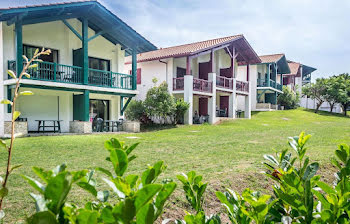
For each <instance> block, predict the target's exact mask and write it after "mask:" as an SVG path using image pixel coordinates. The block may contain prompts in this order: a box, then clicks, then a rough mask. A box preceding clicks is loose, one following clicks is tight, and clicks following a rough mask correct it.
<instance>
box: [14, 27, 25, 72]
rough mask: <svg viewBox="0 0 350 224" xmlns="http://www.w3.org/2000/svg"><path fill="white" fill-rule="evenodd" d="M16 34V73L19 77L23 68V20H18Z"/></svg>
mask: <svg viewBox="0 0 350 224" xmlns="http://www.w3.org/2000/svg"><path fill="white" fill-rule="evenodd" d="M15 32H16V34H15V36H16V71H14V72H16V74H17V77H19V75H20V73H21V71H22V69H23V57H22V55H23V36H22V22H21V21H17V22H16V23H15Z"/></svg>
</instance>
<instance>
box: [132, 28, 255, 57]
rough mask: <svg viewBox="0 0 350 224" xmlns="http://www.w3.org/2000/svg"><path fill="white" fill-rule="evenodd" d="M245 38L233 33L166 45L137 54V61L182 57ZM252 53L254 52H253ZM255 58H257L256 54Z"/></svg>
mask: <svg viewBox="0 0 350 224" xmlns="http://www.w3.org/2000/svg"><path fill="white" fill-rule="evenodd" d="M240 39H245V38H244V36H243V35H241V34H240V35H234V36H228V37H221V38H216V39H212V40H205V41H200V42H195V43H190V44H184V45H179V46H173V47H167V48H160V49H158V50H155V51H150V52H145V53H141V54H138V55H137V61H138V62H145V61H153V60H159V59H164V58H172V57H183V56H188V55H192V54H195V53H198V52H201V51H205V50H209V49H211V48H214V47H216V46H220V45H222V44H226V43H230V42H233V41H236V40H240ZM251 51H253V52H254V50H252V49H251ZM254 54H256V53H255V52H254ZM256 57H257V60H259V58H258V56H256ZM130 61H131V57H128V58H127V59H126V63H130Z"/></svg>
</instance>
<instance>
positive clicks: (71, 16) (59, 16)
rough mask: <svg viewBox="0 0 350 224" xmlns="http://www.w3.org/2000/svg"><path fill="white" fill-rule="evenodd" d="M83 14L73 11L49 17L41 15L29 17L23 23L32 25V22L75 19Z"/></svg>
mask: <svg viewBox="0 0 350 224" xmlns="http://www.w3.org/2000/svg"><path fill="white" fill-rule="evenodd" d="M81 16H82V14H81V13H80V14H77V13H72V14H69V15H52V16H49V17H41V18H35V19H29V20H27V19H26V20H23V25H30V24H36V23H45V22H52V21H58V20H63V19H74V18H79V17H81Z"/></svg>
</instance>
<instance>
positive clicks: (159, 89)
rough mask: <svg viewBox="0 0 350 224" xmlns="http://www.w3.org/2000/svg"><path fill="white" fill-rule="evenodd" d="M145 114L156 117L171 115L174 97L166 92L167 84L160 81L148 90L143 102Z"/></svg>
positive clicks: (173, 108)
mask: <svg viewBox="0 0 350 224" xmlns="http://www.w3.org/2000/svg"><path fill="white" fill-rule="evenodd" d="M144 106H145V110H146V114H147V116H148V117H149V118H152V117H157V118H163V119H166V118H167V117H173V115H174V112H175V99H174V97H173V96H172V95H171V94H170V93H169V92H168V84H166V82H163V83H161V84H160V85H159V86H154V87H152V88H151V89H149V90H148V92H147V95H146V99H145V102H144Z"/></svg>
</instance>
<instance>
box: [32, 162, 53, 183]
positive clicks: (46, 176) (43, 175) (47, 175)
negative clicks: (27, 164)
mask: <svg viewBox="0 0 350 224" xmlns="http://www.w3.org/2000/svg"><path fill="white" fill-rule="evenodd" d="M32 170H33V172H34V173H35V174H36V175H37V176H38V177H39V178H40V179H41V180H43V181H44V182H45V183H48V181H49V180H50V179H51V177H52V175H53V172H52V171H51V170H50V171H45V170H44V169H43V168H39V167H35V166H34V167H33V168H32Z"/></svg>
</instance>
